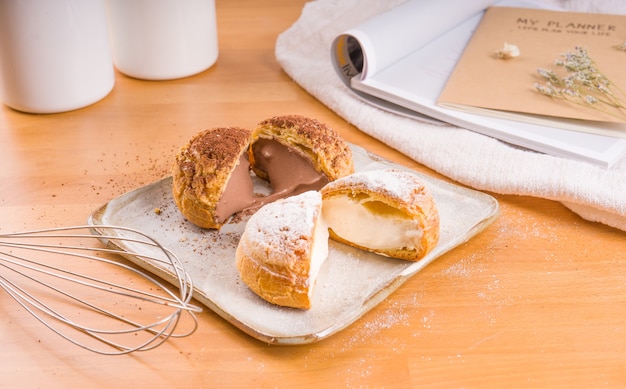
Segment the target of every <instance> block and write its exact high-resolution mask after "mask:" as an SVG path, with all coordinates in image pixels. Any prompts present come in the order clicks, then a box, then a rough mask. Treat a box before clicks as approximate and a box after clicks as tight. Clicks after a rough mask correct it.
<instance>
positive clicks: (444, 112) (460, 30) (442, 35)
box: [331, 0, 626, 168]
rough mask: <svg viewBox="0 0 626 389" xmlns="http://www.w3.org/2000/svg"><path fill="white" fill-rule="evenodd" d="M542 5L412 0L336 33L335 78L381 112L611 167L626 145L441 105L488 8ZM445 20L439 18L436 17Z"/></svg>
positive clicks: (480, 0) (333, 52)
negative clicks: (447, 84) (460, 59)
mask: <svg viewBox="0 0 626 389" xmlns="http://www.w3.org/2000/svg"><path fill="white" fill-rule="evenodd" d="M491 5H497V6H515V7H536V8H540V7H542V6H541V5H538V4H534V3H528V2H519V1H500V2H497V3H495V4H493V1H491V0H475V1H466V2H460V1H455V0H438V1H437V2H433V1H430V0H409V1H407V2H406V3H403V4H401V5H400V6H398V7H396V8H394V9H391V10H390V11H387V12H385V13H382V14H380V15H378V16H376V17H374V18H372V19H369V20H367V21H365V22H364V23H362V24H360V25H358V26H355V27H354V28H352V29H350V30H348V31H346V32H344V33H343V34H341V35H339V36H338V37H337V38H336V39H335V40H334V42H333V45H332V49H331V55H332V58H333V63H334V66H335V69H336V71H337V74H338V75H339V77H340V78H341V79H342V81H343V82H344V83H345V84H346V85H347V86H348V87H349V88H350V89H351V90H352V91H354V92H355V93H356V94H357V95H358V96H360V97H361V98H363V99H364V100H366V101H368V102H370V103H371V104H374V105H376V106H378V107H380V108H383V109H387V110H390V111H393V112H396V113H399V114H402V115H406V116H409V117H415V118H418V119H421V120H426V121H432V120H435V121H436V120H439V121H443V122H447V123H450V124H454V125H457V126H460V127H463V128H467V129H469V130H473V131H476V132H478V133H482V134H484V135H488V136H492V137H494V138H497V139H500V140H502V141H505V142H508V143H511V144H513V145H517V146H521V147H524V148H528V149H531V150H535V151H539V152H543V153H546V154H551V155H555V156H559V157H566V158H573V159H577V160H582V161H586V162H590V163H594V164H596V165H599V166H603V167H607V168H609V167H611V166H612V165H613V164H614V163H615V162H616V161H618V160H619V159H620V158H621V157H622V156H623V155H624V154H625V153H626V139H624V138H620V137H617V136H616V137H613V136H607V135H601V134H595V133H588V132H582V131H571V130H566V129H561V128H556V127H551V126H546V125H540V124H536V123H524V122H520V121H517V120H509V119H504V118H495V117H490V116H485V115H480V114H474V113H468V112H462V111H458V110H453V109H449V108H444V107H441V106H440V105H438V104H437V101H438V98H439V96H440V94H441V92H442V91H443V90H444V87H445V85H446V83H447V80H448V78H449V76H450V75H451V74H452V72H453V70H454V68H455V65H456V63H457V61H458V60H459V58H460V57H461V55H462V53H463V50H464V48H465V46H466V44H467V43H468V41H469V40H470V39H471V38H472V35H473V33H474V30H475V29H476V28H477V26H478V25H479V23H480V21H481V17H482V15H483V12H484V11H485V9H486V8H487V7H489V6H491ZM437 15H440V16H437Z"/></svg>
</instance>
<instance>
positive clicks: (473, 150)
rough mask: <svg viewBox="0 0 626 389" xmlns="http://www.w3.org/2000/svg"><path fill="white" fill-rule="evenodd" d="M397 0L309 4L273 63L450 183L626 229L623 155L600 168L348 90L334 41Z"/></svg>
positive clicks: (574, 4)
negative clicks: (404, 111)
mask: <svg viewBox="0 0 626 389" xmlns="http://www.w3.org/2000/svg"><path fill="white" fill-rule="evenodd" d="M402 1H403V0H392V1H379V0H317V1H313V2H310V3H307V4H306V5H305V7H304V9H303V11H302V15H301V16H300V18H299V19H298V20H297V21H296V22H295V24H293V25H292V26H291V27H290V28H289V29H288V30H286V31H284V32H283V33H282V34H280V36H279V37H278V40H277V42H276V58H277V60H278V62H279V63H280V65H281V66H282V67H283V69H284V71H285V72H286V73H287V74H288V75H289V76H290V77H292V78H293V80H294V81H295V82H297V83H298V84H299V85H300V86H302V87H303V88H304V89H305V90H306V91H308V92H309V93H310V94H312V95H313V96H315V97H316V98H317V99H319V100H320V101H321V102H322V103H324V104H326V105H327V106H328V107H329V108H330V109H332V110H333V111H335V112H336V113H337V114H338V115H340V116H342V117H343V118H344V119H346V120H347V121H348V122H350V123H352V124H353V125H355V126H356V127H357V128H359V129H360V130H361V131H363V132H365V133H367V134H369V135H371V136H373V137H375V138H377V139H379V140H380V141H381V142H383V143H385V144H387V145H389V146H390V147H392V148H394V149H396V150H398V151H400V152H402V153H403V154H406V155H407V156H409V157H411V158H412V159H414V160H415V161H417V162H419V163H421V164H424V165H425V166H428V167H430V168H432V169H433V170H435V171H437V172H439V173H441V174H443V175H445V176H447V177H450V178H451V179H453V180H456V181H458V182H460V183H462V184H465V185H467V186H470V187H473V188H475V189H479V190H485V191H491V192H495V193H501V194H517V195H527V196H535V197H542V198H546V199H551V200H556V201H559V202H561V203H563V204H564V205H565V206H566V207H568V208H569V209H571V210H572V211H574V212H576V213H577V214H579V215H580V216H581V217H583V218H584V219H587V220H590V221H594V222H601V223H604V224H607V225H609V226H612V227H615V228H618V229H621V230H624V231H626V158H622V160H621V161H619V162H618V163H617V164H616V165H615V166H613V167H612V168H611V169H605V168H601V167H596V166H594V165H591V164H588V163H585V162H578V161H573V160H569V159H564V158H558V157H553V156H549V155H545V154H541V153H535V152H531V151H526V150H522V149H519V148H515V147H512V146H511V145H508V144H505V143H503V142H500V141H498V140H496V139H493V138H490V137H487V136H484V135H480V134H478V133H475V132H472V131H468V130H465V129H462V128H459V127H455V126H451V125H433V124H430V123H426V122H422V121H419V120H415V119H409V118H406V117H402V116H399V115H395V114H393V113H389V112H386V111H382V110H380V109H378V108H375V107H373V106H371V105H370V104H367V103H365V102H363V101H362V100H361V99H359V98H358V97H356V96H355V95H354V94H353V93H352V92H351V91H349V90H348V88H347V87H346V86H345V85H344V84H343V83H342V82H341V81H340V79H339V77H338V76H337V74H336V73H335V70H334V69H333V66H332V63H331V59H330V47H331V42H332V40H333V39H334V38H335V37H336V36H337V35H338V34H340V33H342V32H343V31H346V30H348V29H349V28H351V27H354V26H355V25H357V24H359V23H360V22H362V21H364V20H365V19H367V18H369V17H371V16H373V15H376V14H378V13H380V12H383V11H385V10H387V9H389V8H391V7H393V6H396V5H398V4H399V3H401V2H402ZM550 1H551V2H552V3H553V5H558V6H560V7H562V8H564V9H568V10H571V11H579V12H601V13H615V14H625V13H626V2H625V1H622V0H603V1H597V2H596V1H593V0H570V1H566V0H561V1H559V0H550ZM625 61H626V57H625Z"/></svg>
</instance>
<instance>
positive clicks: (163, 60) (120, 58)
mask: <svg viewBox="0 0 626 389" xmlns="http://www.w3.org/2000/svg"><path fill="white" fill-rule="evenodd" d="M107 6H108V12H109V26H110V30H111V41H112V47H113V60H114V63H115V67H117V69H118V70H119V71H120V72H122V73H124V74H126V75H128V76H131V77H135V78H140V79H146V80H169V79H176V78H182V77H187V76H191V75H194V74H197V73H200V72H202V71H204V70H206V69H208V68H209V67H211V66H212V65H213V64H214V63H215V61H216V60H217V56H218V44H217V25H216V16H215V0H108V4H107Z"/></svg>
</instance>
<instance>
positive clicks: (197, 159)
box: [172, 127, 251, 229]
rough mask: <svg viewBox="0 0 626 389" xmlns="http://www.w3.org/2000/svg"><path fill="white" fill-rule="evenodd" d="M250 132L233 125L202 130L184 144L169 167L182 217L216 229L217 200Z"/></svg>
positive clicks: (245, 147) (244, 147) (245, 146)
mask: <svg viewBox="0 0 626 389" xmlns="http://www.w3.org/2000/svg"><path fill="white" fill-rule="evenodd" d="M250 135H251V132H250V131H249V130H245V129H242V128H237V127H220V128H214V129H209V130H205V131H202V132H200V133H198V134H196V135H195V136H193V137H192V138H191V139H190V140H189V142H188V143H187V144H186V145H184V146H183V147H182V148H181V149H180V151H179V152H178V154H176V158H175V162H174V165H173V167H172V179H173V182H172V193H173V196H174V201H175V202H176V205H177V206H178V208H179V209H180V211H181V213H182V214H183V216H184V217H185V218H186V219H187V220H189V221H190V222H192V223H194V224H196V225H198V226H200V227H204V228H217V229H219V228H220V227H221V226H222V224H223V221H222V220H217V218H216V216H215V212H216V208H217V203H218V201H219V200H220V198H221V196H222V193H223V192H224V190H225V188H226V185H227V183H228V180H229V178H230V176H231V173H232V172H233V170H234V169H235V167H236V165H237V164H238V163H239V158H240V157H241V156H242V155H244V154H245V152H246V150H247V148H248V145H249V142H250Z"/></svg>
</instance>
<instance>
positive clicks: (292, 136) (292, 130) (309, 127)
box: [248, 115, 354, 181]
mask: <svg viewBox="0 0 626 389" xmlns="http://www.w3.org/2000/svg"><path fill="white" fill-rule="evenodd" d="M259 138H263V139H273V140H276V141H278V142H280V143H281V144H283V145H284V146H286V147H289V148H290V149H292V150H293V151H295V152H296V153H298V154H299V155H301V156H302V157H304V158H307V159H309V160H310V161H311V162H312V163H313V166H315V169H316V170H317V171H318V172H320V173H323V174H325V175H326V176H327V177H328V180H329V181H333V180H336V179H337V178H339V177H343V176H346V175H348V174H351V173H353V172H354V165H353V162H352V151H351V150H350V148H349V147H348V144H347V143H346V142H345V140H344V139H343V138H342V137H341V136H340V135H339V134H338V133H337V132H336V131H335V130H333V129H332V128H330V127H329V126H327V125H325V124H323V123H321V122H319V121H318V120H316V119H311V118H307V117H304V116H299V115H285V116H275V117H273V118H270V119H267V120H264V121H262V122H261V123H259V124H258V126H257V128H256V129H255V130H254V131H253V132H252V141H251V143H250V148H249V150H248V160H249V161H250V165H251V167H252V170H253V171H254V172H255V173H256V175H257V176H259V177H261V178H263V179H267V178H268V177H267V174H266V172H264V171H263V170H260V169H258V168H257V167H256V166H255V162H254V160H255V157H254V152H253V147H254V142H255V141H256V140H257V139H259Z"/></svg>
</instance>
